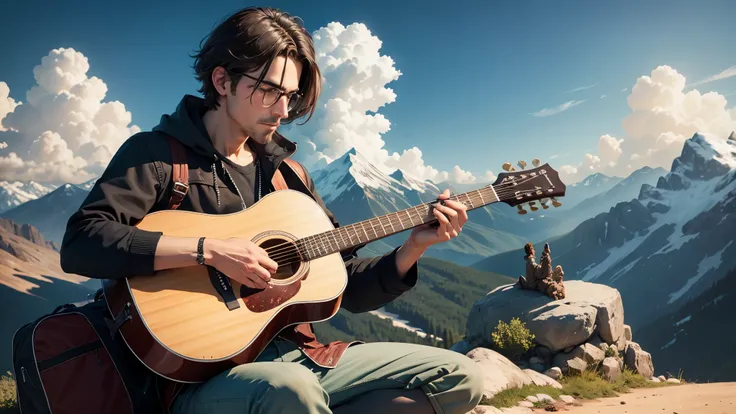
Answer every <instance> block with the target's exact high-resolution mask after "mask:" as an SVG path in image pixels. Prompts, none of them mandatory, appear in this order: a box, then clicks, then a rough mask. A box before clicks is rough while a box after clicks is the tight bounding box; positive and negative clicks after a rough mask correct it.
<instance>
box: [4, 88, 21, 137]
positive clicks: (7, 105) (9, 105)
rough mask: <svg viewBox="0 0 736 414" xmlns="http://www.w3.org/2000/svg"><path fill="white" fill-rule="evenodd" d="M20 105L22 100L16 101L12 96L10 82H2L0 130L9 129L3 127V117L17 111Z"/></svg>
mask: <svg viewBox="0 0 736 414" xmlns="http://www.w3.org/2000/svg"><path fill="white" fill-rule="evenodd" d="M18 105H20V102H18V103H16V102H15V99H13V98H11V97H10V88H9V87H8V84H7V83H5V82H0V131H7V128H4V127H3V119H5V117H6V116H8V114H9V113H11V112H13V111H15V108H16V107H17V106H18ZM6 145H7V144H6ZM3 148H4V147H3ZM0 149H1V148H0Z"/></svg>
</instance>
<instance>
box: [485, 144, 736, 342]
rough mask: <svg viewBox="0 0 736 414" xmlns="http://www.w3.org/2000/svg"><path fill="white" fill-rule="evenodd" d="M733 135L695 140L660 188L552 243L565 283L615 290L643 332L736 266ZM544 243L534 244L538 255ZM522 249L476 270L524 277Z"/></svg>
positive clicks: (649, 189)
mask: <svg viewBox="0 0 736 414" xmlns="http://www.w3.org/2000/svg"><path fill="white" fill-rule="evenodd" d="M734 214H736V134H731V136H730V137H729V138H728V139H725V140H724V139H723V138H722V137H716V136H712V135H705V134H695V135H694V136H693V137H692V138H690V139H688V140H687V141H686V142H685V145H684V147H683V150H682V154H681V155H680V156H679V157H678V158H676V159H675V160H674V161H673V163H672V168H671V169H670V172H669V173H667V174H666V175H665V176H663V177H660V178H659V180H658V181H657V184H656V187H655V186H651V185H648V184H644V185H642V187H641V189H640V193H639V195H638V197H637V198H635V199H633V200H631V201H627V202H621V203H618V204H616V205H615V206H614V207H612V208H611V209H610V210H609V211H608V212H607V213H603V214H599V215H597V216H596V217H594V218H591V219H589V220H586V221H584V222H583V223H581V224H580V225H579V226H577V227H576V228H575V229H574V230H573V231H571V232H570V233H567V234H565V235H563V236H559V237H556V238H552V239H550V240H549V243H550V248H551V251H552V258H553V265H558V264H559V265H562V267H563V269H564V271H565V278H566V279H583V280H587V281H595V282H597V283H603V284H606V285H609V286H612V287H615V288H617V289H618V290H619V291H620V292H621V295H622V297H623V300H624V302H625V308H626V312H627V314H626V320H627V321H628V322H627V323H629V324H630V325H631V326H632V328H635V327H641V326H643V325H645V324H647V323H649V322H651V321H653V320H655V319H656V318H659V317H661V316H663V315H665V314H667V313H670V312H672V311H673V310H675V309H677V308H679V307H680V306H682V305H683V303H685V302H687V301H688V300H689V299H691V298H693V297H696V296H697V295H698V294H700V293H702V292H703V291H704V290H705V289H707V288H708V287H710V286H711V285H712V284H713V283H714V282H715V281H717V280H719V279H720V278H722V277H723V276H724V275H725V274H726V273H727V272H728V271H729V270H730V269H732V268H734V267H735V266H736V243H734V234H736V220H734V219H733V218H734ZM543 243H544V241H542V242H540V243H537V245H536V250H537V252H541V250H542V247H543ZM522 255H523V253H521V249H519V250H516V251H512V252H508V253H504V254H501V255H497V256H494V257H490V258H488V259H486V260H483V261H481V262H478V263H476V264H475V265H473V267H476V268H478V269H482V270H490V271H494V272H498V273H502V274H521V273H523V272H524V262H523V260H522V259H521V256H522Z"/></svg>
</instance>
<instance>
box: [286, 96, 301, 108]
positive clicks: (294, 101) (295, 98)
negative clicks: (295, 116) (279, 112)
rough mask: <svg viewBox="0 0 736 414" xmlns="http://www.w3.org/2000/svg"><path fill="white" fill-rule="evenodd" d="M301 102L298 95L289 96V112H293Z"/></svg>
mask: <svg viewBox="0 0 736 414" xmlns="http://www.w3.org/2000/svg"><path fill="white" fill-rule="evenodd" d="M301 102H302V96H301V95H299V94H294V95H292V96H291V99H289V110H290V111H293V110H294V109H296V108H297V107H298V106H299V104H300V103H301Z"/></svg>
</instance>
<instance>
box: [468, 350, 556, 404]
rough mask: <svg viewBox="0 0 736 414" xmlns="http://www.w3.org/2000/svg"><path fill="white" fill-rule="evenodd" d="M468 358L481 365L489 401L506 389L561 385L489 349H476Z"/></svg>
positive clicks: (484, 393) (469, 353)
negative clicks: (542, 384) (537, 385)
mask: <svg viewBox="0 0 736 414" xmlns="http://www.w3.org/2000/svg"><path fill="white" fill-rule="evenodd" d="M467 356H468V358H470V359H471V360H473V361H475V362H476V363H477V364H479V365H480V368H481V371H482V372H483V374H484V377H483V380H484V390H483V395H484V396H485V397H486V398H489V399H490V398H493V396H495V395H496V394H498V393H499V392H501V391H503V390H505V389H509V388H519V387H521V386H523V385H532V384H538V383H544V384H545V385H552V386H555V387H556V385H555V384H557V385H560V384H559V383H558V382H557V381H555V380H553V379H552V378H549V377H546V376H544V375H542V374H540V373H538V372H535V371H533V370H530V369H527V370H522V369H521V368H519V367H518V366H516V365H515V364H514V363H513V362H511V361H509V359H508V358H506V357H505V356H503V355H501V354H500V353H498V352H496V351H494V350H491V349H488V348H475V349H473V350H472V351H470V352H468V354H467ZM561 387H562V386H561V385H560V388H561Z"/></svg>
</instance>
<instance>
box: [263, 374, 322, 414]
mask: <svg viewBox="0 0 736 414" xmlns="http://www.w3.org/2000/svg"><path fill="white" fill-rule="evenodd" d="M282 365H283V366H279V367H278V368H277V369H275V370H271V371H270V372H269V373H268V375H264V376H262V377H261V378H259V379H258V380H257V381H256V384H254V385H256V386H255V390H254V391H255V392H256V393H257V394H258V397H257V398H258V399H259V400H260V401H261V405H262V406H268V407H269V410H274V411H273V412H294V413H297V412H300V411H301V410H304V409H306V411H305V412H309V413H313V412H317V411H319V410H318V409H317V408H318V407H319V408H321V407H326V406H327V404H328V402H329V395H328V394H327V392H326V391H325V390H324V389H323V388H322V387H321V385H320V384H319V380H318V379H317V377H316V376H315V375H314V374H313V373H312V372H311V371H310V370H309V369H307V368H305V367H303V366H301V365H298V364H288V363H284V364H282Z"/></svg>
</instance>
